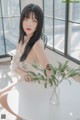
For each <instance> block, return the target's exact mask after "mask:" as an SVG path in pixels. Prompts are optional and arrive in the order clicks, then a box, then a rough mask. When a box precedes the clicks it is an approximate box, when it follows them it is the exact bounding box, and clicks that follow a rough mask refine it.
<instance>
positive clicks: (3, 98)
mask: <svg viewBox="0 0 80 120" xmlns="http://www.w3.org/2000/svg"><path fill="white" fill-rule="evenodd" d="M8 93H9V92H5V93H4V94H2V95H1V96H0V104H1V105H2V106H3V107H4V108H5V109H6V110H7V111H8V112H10V113H11V114H13V115H14V116H16V117H17V118H18V119H21V118H20V117H19V116H18V115H16V114H15V113H14V112H13V111H12V110H11V109H10V108H9V106H8V103H7V95H8Z"/></svg>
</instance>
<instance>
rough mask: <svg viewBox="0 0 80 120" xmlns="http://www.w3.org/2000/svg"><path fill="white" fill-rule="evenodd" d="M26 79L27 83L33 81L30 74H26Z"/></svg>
mask: <svg viewBox="0 0 80 120" xmlns="http://www.w3.org/2000/svg"><path fill="white" fill-rule="evenodd" d="M24 79H25V81H32V78H31V76H30V75H28V74H26V75H25V76H24Z"/></svg>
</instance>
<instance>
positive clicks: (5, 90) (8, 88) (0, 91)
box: [0, 82, 18, 96]
mask: <svg viewBox="0 0 80 120" xmlns="http://www.w3.org/2000/svg"><path fill="white" fill-rule="evenodd" d="M17 83H18V82H14V83H12V84H11V85H10V86H7V87H5V88H4V89H2V90H0V96H1V95H2V94H3V93H5V92H7V91H10V89H12V88H13V87H14V86H15V85H16V84H17Z"/></svg>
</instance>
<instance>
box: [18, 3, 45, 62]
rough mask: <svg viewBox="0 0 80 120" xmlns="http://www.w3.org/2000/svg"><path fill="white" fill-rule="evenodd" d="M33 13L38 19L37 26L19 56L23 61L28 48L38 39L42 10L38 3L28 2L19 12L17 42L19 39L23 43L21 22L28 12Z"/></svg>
mask: <svg viewBox="0 0 80 120" xmlns="http://www.w3.org/2000/svg"><path fill="white" fill-rule="evenodd" d="M31 12H32V13H33V14H34V15H35V18H36V19H37V21H38V25H37V28H36V30H35V32H34V34H33V36H32V37H31V38H30V40H29V41H28V43H27V44H26V46H25V49H24V52H23V54H22V56H21V58H20V61H24V60H25V59H26V58H27V56H28V54H29V52H30V50H31V49H32V47H33V45H34V44H35V42H36V41H38V40H39V38H40V37H41V35H42V27H43V12H42V10H41V8H40V7H39V6H38V5H34V4H29V5H27V6H25V7H24V9H23V10H22V13H21V17H20V34H19V41H18V42H19V43H20V41H22V43H24V36H25V35H26V33H25V31H24V30H23V26H22V22H23V20H24V18H25V17H26V18H28V17H29V14H30V13H31Z"/></svg>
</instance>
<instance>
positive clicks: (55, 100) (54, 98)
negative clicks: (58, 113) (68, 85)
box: [50, 86, 60, 104]
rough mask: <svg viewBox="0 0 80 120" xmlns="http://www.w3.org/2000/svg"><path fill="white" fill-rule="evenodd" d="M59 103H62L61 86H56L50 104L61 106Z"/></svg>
mask: <svg viewBox="0 0 80 120" xmlns="http://www.w3.org/2000/svg"><path fill="white" fill-rule="evenodd" d="M59 102H60V88H59V86H54V87H53V92H52V95H51V97H50V103H51V104H59Z"/></svg>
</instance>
